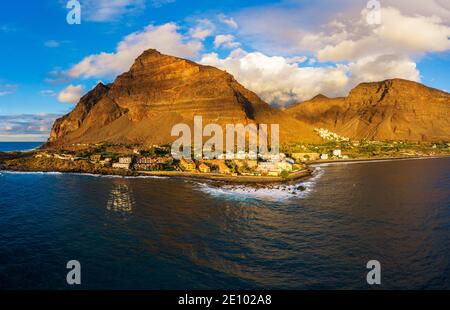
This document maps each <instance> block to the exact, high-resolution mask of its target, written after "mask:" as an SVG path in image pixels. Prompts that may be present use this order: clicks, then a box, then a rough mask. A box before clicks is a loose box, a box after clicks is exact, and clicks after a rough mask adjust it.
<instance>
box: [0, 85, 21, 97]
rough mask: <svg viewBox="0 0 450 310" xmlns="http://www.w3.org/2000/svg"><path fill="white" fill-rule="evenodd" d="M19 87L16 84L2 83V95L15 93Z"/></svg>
mask: <svg viewBox="0 0 450 310" xmlns="http://www.w3.org/2000/svg"><path fill="white" fill-rule="evenodd" d="M18 87H19V86H18V85H15V84H0V97H2V96H6V95H11V94H14V93H15V92H16V91H17V88H18Z"/></svg>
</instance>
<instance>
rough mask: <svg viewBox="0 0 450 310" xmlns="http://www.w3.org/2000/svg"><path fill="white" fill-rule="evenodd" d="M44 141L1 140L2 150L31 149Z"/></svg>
mask: <svg viewBox="0 0 450 310" xmlns="http://www.w3.org/2000/svg"><path fill="white" fill-rule="evenodd" d="M42 144H44V142H0V152H18V151H31V150H34V149H35V148H38V147H40V146H41V145H42Z"/></svg>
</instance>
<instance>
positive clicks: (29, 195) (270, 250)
mask: <svg viewBox="0 0 450 310" xmlns="http://www.w3.org/2000/svg"><path fill="white" fill-rule="evenodd" d="M449 245H450V158H441V159H426V160H403V161H389V162H373V163H357V164H332V165H320V166H317V167H316V171H315V175H314V177H313V178H311V179H309V180H306V181H303V182H299V183H296V184H286V185H281V186H271V187H267V186H265V187H248V186H241V185H240V186H219V185H218V184H216V183H214V182H206V183H204V182H197V181H191V180H183V179H172V178H143V177H141V178H121V177H97V176H92V175H68V174H60V173H9V172H2V173H1V174H0V279H1V281H0V288H3V289H5V288H6V289H73V288H72V287H69V286H68V285H67V284H66V273H67V272H68V270H67V269H66V263H67V262H68V261H69V260H73V259H75V260H78V261H80V263H81V279H82V285H81V286H80V287H79V288H81V289H369V288H371V287H369V286H368V284H367V282H366V274H367V272H368V271H369V270H367V269H366V263H367V262H368V261H369V260H378V261H379V262H380V263H381V267H382V285H381V286H380V288H381V289H450V247H449Z"/></svg>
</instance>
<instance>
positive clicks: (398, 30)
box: [315, 7, 450, 61]
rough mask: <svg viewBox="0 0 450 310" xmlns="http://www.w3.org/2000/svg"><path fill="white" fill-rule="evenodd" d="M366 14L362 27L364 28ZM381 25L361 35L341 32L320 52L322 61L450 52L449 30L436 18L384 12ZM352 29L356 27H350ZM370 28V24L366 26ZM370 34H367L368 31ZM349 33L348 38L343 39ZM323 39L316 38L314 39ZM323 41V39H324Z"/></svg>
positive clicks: (395, 11) (396, 11)
mask: <svg viewBox="0 0 450 310" xmlns="http://www.w3.org/2000/svg"><path fill="white" fill-rule="evenodd" d="M365 13H366V12H365V11H363V14H362V19H361V20H360V22H359V23H360V25H364V23H363V21H364V20H365ZM381 17H382V23H381V24H380V25H379V26H377V27H375V28H373V29H370V31H368V30H367V29H365V30H366V32H363V30H364V29H359V31H360V32H363V33H362V34H358V33H356V32H355V33H350V30H347V29H344V30H340V32H339V33H334V35H335V36H337V35H338V34H340V38H336V40H334V41H335V42H336V43H331V44H328V45H326V46H325V47H323V48H322V49H320V50H319V52H318V58H319V60H321V61H351V60H354V59H357V58H361V57H367V56H378V55H386V54H398V55H411V56H412V55H420V54H423V53H428V52H443V51H446V50H450V40H449V37H450V27H449V26H447V25H445V24H443V23H442V20H441V19H440V18H439V17H437V16H431V17H426V16H419V15H415V16H406V15H403V14H402V13H401V12H400V11H399V10H398V9H395V8H391V7H388V8H382V9H381ZM348 27H349V28H350V27H353V29H355V27H354V25H348ZM365 27H366V28H369V27H370V26H369V25H365ZM367 31H368V32H367ZM344 34H346V36H344ZM319 37H320V36H319V35H317V36H316V38H315V39H318V38H319ZM322 42H323V40H322Z"/></svg>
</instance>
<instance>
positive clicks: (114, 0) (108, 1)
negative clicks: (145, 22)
mask: <svg viewBox="0 0 450 310" xmlns="http://www.w3.org/2000/svg"><path fill="white" fill-rule="evenodd" d="M144 9H145V1H144V0H82V1H81V10H82V11H81V12H82V18H83V19H86V20H88V21H93V22H110V21H118V20H120V19H121V18H122V17H123V16H125V15H130V14H136V13H139V12H142V11H143V10H144Z"/></svg>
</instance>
